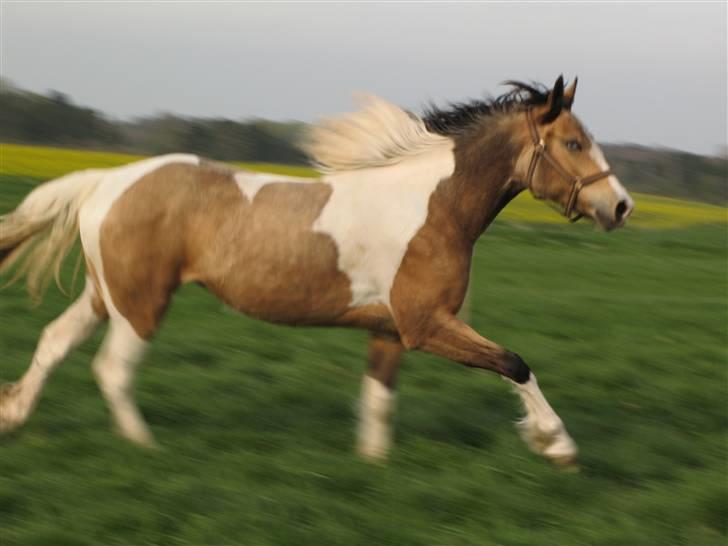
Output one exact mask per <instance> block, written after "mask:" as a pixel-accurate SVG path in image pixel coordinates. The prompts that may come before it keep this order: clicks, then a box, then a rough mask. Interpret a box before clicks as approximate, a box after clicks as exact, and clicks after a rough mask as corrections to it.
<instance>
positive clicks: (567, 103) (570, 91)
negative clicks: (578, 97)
mask: <svg viewBox="0 0 728 546" xmlns="http://www.w3.org/2000/svg"><path fill="white" fill-rule="evenodd" d="M578 81H579V78H577V77H574V81H573V82H571V85H569V87H567V88H566V89H564V108H565V109H566V110H569V111H571V105H572V104H574V95H575V94H576V82H578Z"/></svg>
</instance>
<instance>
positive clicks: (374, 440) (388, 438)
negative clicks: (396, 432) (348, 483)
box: [357, 332, 404, 460]
mask: <svg viewBox="0 0 728 546" xmlns="http://www.w3.org/2000/svg"><path fill="white" fill-rule="evenodd" d="M403 350H404V347H403V345H402V343H401V342H400V340H399V338H398V337H396V336H393V335H387V334H379V333H374V332H373V333H372V334H371V336H370V338H369V369H368V370H367V373H366V374H365V375H364V380H363V382H362V389H361V406H360V416H359V431H358V438H357V451H358V452H359V454H360V455H362V456H363V457H366V458H367V459H372V460H382V459H385V458H386V457H387V454H388V453H389V449H390V447H391V445H392V424H391V418H392V413H393V412H394V403H395V394H394V393H395V388H396V383H397V370H398V368H399V363H400V359H401V356H402V351H403Z"/></svg>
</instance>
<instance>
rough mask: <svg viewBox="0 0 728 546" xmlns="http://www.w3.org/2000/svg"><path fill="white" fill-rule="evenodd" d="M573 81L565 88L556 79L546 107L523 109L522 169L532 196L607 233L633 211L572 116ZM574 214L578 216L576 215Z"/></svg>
mask: <svg viewBox="0 0 728 546" xmlns="http://www.w3.org/2000/svg"><path fill="white" fill-rule="evenodd" d="M575 91H576V79H575V80H574V82H573V83H572V84H571V85H570V86H569V87H567V88H566V89H564V80H563V78H562V77H561V76H559V78H558V80H556V84H555V85H554V88H553V89H552V90H551V91H550V92H549V94H548V99H547V100H546V102H545V103H544V104H540V105H534V106H531V107H530V108H529V109H527V110H526V115H525V118H526V123H527V124H528V131H529V139H530V141H529V144H528V145H526V148H525V153H524V155H523V161H522V165H523V167H524V168H525V167H526V165H527V169H526V176H525V181H526V183H527V184H528V185H529V187H530V189H531V191H532V192H533V194H534V195H535V196H536V197H538V198H542V199H547V200H549V201H552V202H554V203H556V204H558V205H560V206H561V207H563V210H564V214H565V215H566V216H567V217H569V218H571V219H575V218H579V217H580V216H582V215H583V216H588V217H590V218H593V219H594V220H595V221H596V222H597V224H599V226H601V227H602V228H603V229H605V230H611V229H614V228H617V227H620V226H622V225H624V223H625V221H626V219H627V217H628V216H629V215H630V214H631V212H632V209H633V208H634V202H633V201H632V198H631V197H630V196H629V195H628V194H627V191H626V190H625V189H624V187H623V186H622V184H620V183H619V180H618V179H617V177H616V176H615V175H614V174H612V173H611V171H610V170H609V165H608V164H607V161H606V160H605V159H604V155H603V154H602V151H601V149H600V148H599V145H598V144H597V143H596V142H595V141H594V139H593V138H592V136H591V135H590V134H589V132H588V131H587V130H586V129H585V128H584V126H583V125H582V124H581V122H580V121H579V120H578V119H577V118H576V117H575V116H574V115H573V114H572V113H571V105H572V104H573V102H574V92H575ZM574 215H576V216H574Z"/></svg>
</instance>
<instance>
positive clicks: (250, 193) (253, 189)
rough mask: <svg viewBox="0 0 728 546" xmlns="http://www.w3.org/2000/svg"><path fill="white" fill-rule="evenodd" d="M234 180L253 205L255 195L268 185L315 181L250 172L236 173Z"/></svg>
mask: <svg viewBox="0 0 728 546" xmlns="http://www.w3.org/2000/svg"><path fill="white" fill-rule="evenodd" d="M234 178H235V182H236V183H237V185H238V187H239V188H240V191H242V192H243V195H245V197H247V199H248V201H250V202H251V203H252V202H253V199H255V195H256V194H257V193H258V191H260V188H262V187H263V186H265V185H267V184H275V183H306V182H311V181H313V180H315V179H310V178H299V177H294V176H285V175H281V174H273V173H254V172H250V171H239V172H236V173H235V176H234Z"/></svg>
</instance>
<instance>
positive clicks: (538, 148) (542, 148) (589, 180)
mask: <svg viewBox="0 0 728 546" xmlns="http://www.w3.org/2000/svg"><path fill="white" fill-rule="evenodd" d="M526 119H527V120H528V129H529V131H530V132H531V139H532V140H533V145H534V149H533V154H532V155H531V162H530V163H529V164H528V173H527V174H526V184H527V186H528V189H529V190H531V193H532V194H533V196H534V197H536V198H537V199H541V197H540V196H539V195H537V194H536V192H534V191H533V175H534V173H535V172H536V166H537V165H538V162H539V160H540V159H541V158H544V159H545V160H546V161H548V163H549V165H551V166H552V167H553V169H554V170H555V171H556V172H557V173H559V175H560V176H561V178H563V179H565V180H567V181H569V182H571V192H570V193H569V200H568V201H567V202H566V208H565V209H564V210H563V212H562V214H563V215H564V216H565V217H566V218H567V219H568V220H569V222H576V221H577V220H579V219H580V218H582V217H583V216H584V215H583V214H581V213H579V212H577V213H576V216H572V215H571V213H572V212H574V207H575V206H576V199H577V197H578V196H579V192H580V191H581V190H582V188H583V187H584V186H588V185H589V184H593V183H594V182H596V181H597V180H601V179H602V178H605V177H607V176H609V175H611V174H612V171H609V170H607V171H601V172H598V173H594V174H591V175H589V176H586V177H584V178H582V177H580V176H575V175H572V174H570V173H569V172H568V171H567V170H566V169H564V168H563V167H562V166H561V165H559V163H558V161H556V159H554V156H552V155H551V154H550V153H549V152H548V150H547V149H546V143H545V142H544V140H543V138H541V136H540V135H539V134H538V129H537V128H536V124H535V123H534V121H533V116H532V115H531V108H528V110H526Z"/></svg>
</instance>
